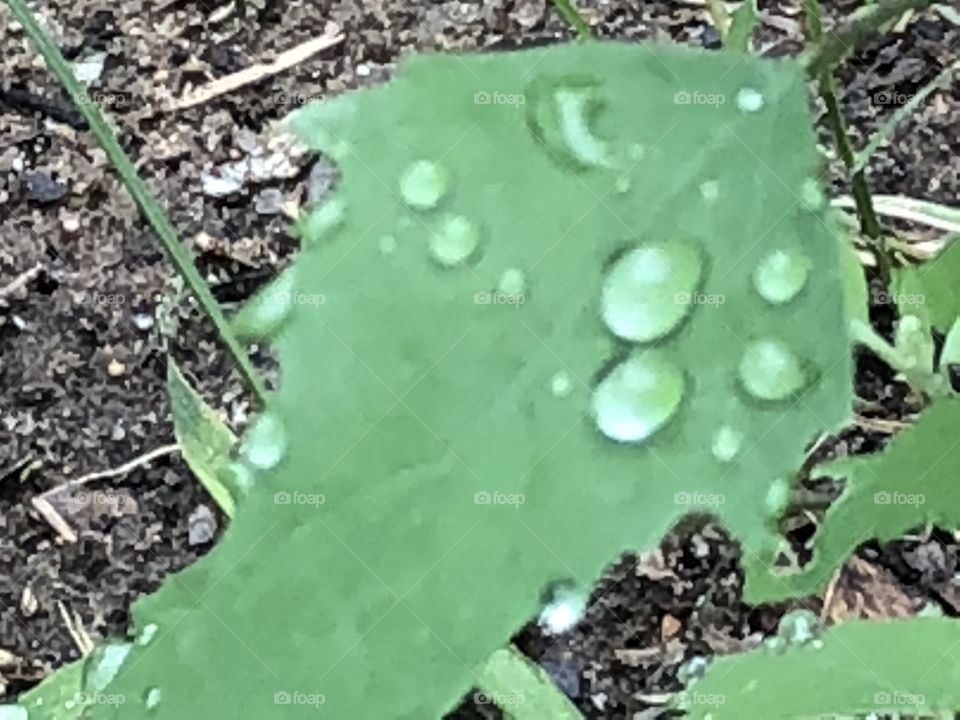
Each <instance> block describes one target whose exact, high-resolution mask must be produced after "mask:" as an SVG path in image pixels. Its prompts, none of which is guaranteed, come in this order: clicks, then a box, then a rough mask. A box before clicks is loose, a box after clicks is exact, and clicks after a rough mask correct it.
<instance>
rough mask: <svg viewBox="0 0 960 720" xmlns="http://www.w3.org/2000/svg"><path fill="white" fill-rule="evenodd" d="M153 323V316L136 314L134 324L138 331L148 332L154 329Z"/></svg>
mask: <svg viewBox="0 0 960 720" xmlns="http://www.w3.org/2000/svg"><path fill="white" fill-rule="evenodd" d="M153 323H154V320H153V315H149V314H148V313H136V314H135V315H134V316H133V324H134V327H136V328H137V330H141V331H143V332H146V331H147V330H149V329H150V328H152V327H153Z"/></svg>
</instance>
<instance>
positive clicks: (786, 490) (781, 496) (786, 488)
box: [765, 478, 790, 517]
mask: <svg viewBox="0 0 960 720" xmlns="http://www.w3.org/2000/svg"><path fill="white" fill-rule="evenodd" d="M789 501H790V483H788V482H787V481H786V480H784V479H783V478H777V479H776V480H774V481H773V482H772V483H771V484H770V487H769V488H768V489H767V497H766V498H765V502H766V505H767V510H768V511H769V512H770V514H771V515H774V516H776V517H779V516H780V514H781V513H782V512H783V510H784V509H785V508H786V507H787V503H788V502H789Z"/></svg>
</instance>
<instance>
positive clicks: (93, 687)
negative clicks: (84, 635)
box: [84, 643, 133, 692]
mask: <svg viewBox="0 0 960 720" xmlns="http://www.w3.org/2000/svg"><path fill="white" fill-rule="evenodd" d="M132 647H133V645H132V643H111V644H109V645H98V646H97V647H96V648H95V649H94V651H93V652H92V653H91V654H90V655H89V656H88V657H87V660H86V663H87V664H86V667H85V670H84V687H85V688H86V689H87V690H89V691H91V692H100V691H101V690H103V689H104V688H105V687H107V685H109V684H110V683H111V682H113V679H114V678H115V677H116V676H117V673H118V672H120V666H121V665H123V662H124V660H126V659H127V655H129V654H130V649H131V648H132Z"/></svg>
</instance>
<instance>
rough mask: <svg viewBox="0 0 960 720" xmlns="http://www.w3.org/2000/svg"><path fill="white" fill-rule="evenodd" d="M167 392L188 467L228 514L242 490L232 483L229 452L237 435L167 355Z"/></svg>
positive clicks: (234, 506)
mask: <svg viewBox="0 0 960 720" xmlns="http://www.w3.org/2000/svg"><path fill="white" fill-rule="evenodd" d="M167 393H168V394H169V396H170V412H171V414H172V415H173V432H174V435H175V436H176V438H177V444H178V445H179V446H180V452H181V453H182V454H183V459H184V461H185V462H186V463H187V465H188V466H189V468H190V470H191V471H192V472H193V474H194V475H196V476H197V479H198V480H199V481H200V482H201V484H202V485H203V486H204V487H205V488H206V489H207V492H209V493H210V496H211V497H212V498H213V499H214V502H216V503H217V505H218V506H219V507H220V509H221V510H223V512H224V514H225V515H227V517H233V515H234V512H235V511H236V498H238V497H240V496H241V495H242V489H241V488H240V487H238V486H237V485H236V484H231V479H232V478H233V475H232V472H231V470H230V467H229V460H230V452H231V450H232V449H233V446H234V444H236V441H237V440H236V438H235V437H234V435H233V433H232V432H231V431H230V428H229V427H227V425H226V423H224V422H223V420H221V419H220V416H219V415H217V413H216V412H214V411H213V409H211V408H210V406H209V405H207V404H206V403H205V402H204V401H203V398H202V397H200V395H199V394H198V393H197V391H196V390H194V389H193V387H191V385H190V383H189V382H188V381H187V379H186V378H185V377H184V376H183V373H181V372H180V368H179V367H177V364H176V363H175V362H174V361H173V358H171V357H168V358H167Z"/></svg>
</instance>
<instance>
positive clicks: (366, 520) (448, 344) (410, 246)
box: [93, 43, 852, 720]
mask: <svg viewBox="0 0 960 720" xmlns="http://www.w3.org/2000/svg"><path fill="white" fill-rule="evenodd" d="M718 77H722V78H723V80H722V81H720V82H721V84H720V85H718V80H717V78H718ZM682 93H689V94H690V95H689V96H690V97H691V98H692V97H694V94H695V93H696V94H697V95H696V97H698V98H700V97H703V96H706V95H709V94H711V93H714V94H716V93H722V94H723V95H724V96H725V97H726V98H727V99H728V100H729V101H728V102H723V103H720V102H717V103H716V104H709V105H708V104H701V103H698V102H690V103H689V104H683V103H682V99H683V98H685V97H687V96H684V95H683V94H682ZM677 98H680V101H679V102H678V101H677ZM293 124H294V127H295V128H297V129H298V130H299V131H300V133H301V134H302V135H303V136H304V137H305V138H306V139H307V140H308V141H311V142H312V143H314V144H315V145H317V146H320V147H323V148H326V149H327V150H328V152H330V153H331V155H332V156H333V157H334V158H335V159H337V160H338V161H339V162H340V166H341V170H342V173H343V182H342V183H341V185H340V187H339V188H338V191H337V194H338V199H339V200H340V201H341V202H342V203H343V207H344V208H345V213H346V214H345V218H344V221H343V223H342V224H339V225H338V226H337V227H335V228H332V229H331V230H330V233H329V235H328V236H327V237H325V238H320V237H318V238H315V239H314V240H313V241H311V242H309V243H307V244H306V247H305V250H304V254H303V255H302V257H300V258H299V260H298V261H297V263H296V265H295V271H296V272H295V276H294V292H293V294H292V295H291V297H292V299H293V302H291V303H289V307H288V310H287V311H286V312H284V313H280V314H279V317H277V316H270V314H268V317H266V318H265V319H264V323H263V325H261V326H257V323H253V326H254V327H253V328H252V329H253V330H255V331H258V332H270V333H272V337H273V341H274V346H275V348H276V350H277V353H278V356H279V358H280V362H281V369H282V383H281V387H280V390H279V392H278V393H277V395H276V397H275V398H274V399H273V401H272V402H271V404H270V406H269V407H268V413H267V414H266V415H265V416H264V417H262V418H261V419H260V421H259V422H258V423H257V426H256V427H257V429H256V431H255V432H254V433H253V434H252V435H251V436H250V437H248V438H247V440H246V441H245V442H244V448H245V452H246V459H247V460H248V462H250V464H251V465H253V466H254V467H257V468H258V472H257V476H256V481H255V482H254V484H253V486H252V489H251V491H250V494H249V495H247V497H246V498H245V501H244V503H243V504H242V505H241V506H240V508H239V512H238V514H237V516H236V518H235V519H234V520H233V522H232V523H231V525H230V528H229V530H228V532H227V533H226V535H225V537H224V538H223V540H222V541H221V542H220V543H219V544H218V545H217V547H216V548H214V550H213V551H212V552H211V553H210V554H209V555H207V556H206V557H204V558H203V559H201V560H200V561H198V562H197V563H196V564H195V565H193V566H192V567H190V568H188V569H187V570H185V571H184V572H182V573H180V574H179V575H177V576H176V578H173V579H170V580H168V581H167V582H166V583H165V584H164V586H163V587H162V588H161V590H160V591H159V592H158V593H156V594H155V595H153V596H150V597H147V598H143V599H141V600H140V601H139V602H138V603H137V604H136V606H135V607H134V616H135V618H136V619H137V624H138V625H144V624H146V623H155V624H157V625H158V626H159V627H160V628H161V632H158V633H157V639H155V640H154V641H153V643H152V644H151V645H150V646H148V647H145V648H140V647H136V648H134V649H133V650H132V652H131V658H130V661H129V663H128V664H129V667H128V668H127V669H126V670H125V672H123V673H121V675H120V676H118V678H117V680H116V682H115V683H114V685H115V687H114V688H113V690H114V691H115V692H122V693H124V694H125V695H127V696H129V697H134V698H142V697H145V693H146V691H147V690H148V689H149V688H153V687H156V688H160V690H161V691H162V700H161V702H160V704H159V707H158V709H156V710H155V713H158V714H159V717H160V718H165V717H170V718H180V717H205V718H232V717H257V718H265V719H267V720H269V719H271V718H296V717H316V707H317V706H318V705H320V704H321V702H320V699H321V698H323V703H322V709H323V712H324V715H325V716H326V717H333V718H351V719H352V718H357V717H417V718H429V717H437V716H439V715H442V713H443V712H444V711H445V710H446V709H447V708H449V707H450V706H451V705H452V704H453V703H455V702H456V701H457V699H458V698H459V697H460V696H461V695H462V693H464V692H465V691H466V690H467V689H468V688H469V687H471V686H473V685H475V684H476V683H477V681H478V678H477V676H476V675H475V674H474V669H475V668H479V667H481V665H482V664H483V663H484V662H485V661H486V660H487V659H488V658H489V657H490V655H491V654H493V653H494V651H496V650H498V649H499V648H500V647H502V645H503V644H504V643H505V642H506V641H507V640H508V638H509V637H510V636H511V635H512V634H513V633H514V632H515V631H516V630H517V629H518V628H519V627H520V626H521V625H522V624H524V623H525V622H526V621H528V620H529V619H530V618H532V617H534V616H535V615H537V614H538V612H539V611H540V609H541V607H542V606H543V604H544V603H545V602H548V599H549V597H551V596H550V589H551V588H552V587H555V585H556V583H557V582H558V581H563V580H569V581H570V582H571V583H573V584H574V585H575V586H577V587H579V588H581V589H586V588H588V587H589V586H590V584H591V583H593V582H594V581H595V580H596V579H597V578H598V577H599V575H600V574H601V572H602V570H603V568H604V567H605V565H606V564H608V563H610V562H612V561H613V560H615V559H616V557H617V556H618V555H619V554H620V553H622V552H623V551H625V550H628V549H636V548H645V547H649V546H650V545H651V544H652V543H654V542H656V541H657V540H658V539H659V538H660V537H662V535H663V533H664V532H665V531H666V530H667V529H668V528H669V527H670V526H671V525H672V524H673V523H674V522H676V521H677V519H678V518H680V517H681V516H682V515H684V514H685V513H688V512H693V511H706V512H712V513H714V514H715V515H717V516H718V517H719V518H720V519H722V520H723V521H724V522H725V523H726V525H727V526H728V527H729V528H730V530H731V531H732V532H733V533H734V534H735V535H736V536H738V537H739V538H740V539H741V541H742V543H743V545H744V547H745V549H746V551H748V552H752V553H761V552H764V551H765V550H766V549H767V548H768V547H769V546H770V545H772V544H773V543H775V542H776V537H777V535H776V533H775V529H774V527H773V524H774V520H775V518H776V516H777V515H778V513H779V510H780V507H781V504H782V500H783V497H784V494H785V484H784V482H782V480H781V479H782V478H786V477H789V476H790V475H792V473H793V472H794V471H795V469H796V468H797V467H798V466H799V464H800V462H801V460H802V458H803V456H804V446H805V445H806V444H807V443H808V442H809V441H810V440H812V439H813V438H814V437H816V436H817V435H818V434H819V433H821V432H823V431H829V430H831V429H835V428H837V427H838V426H839V425H841V424H842V423H843V421H844V420H845V419H846V418H847V417H848V414H849V406H850V401H851V397H852V394H851V387H850V382H851V381H850V378H851V365H850V347H849V341H848V337H847V332H846V327H847V318H846V316H845V313H844V310H843V304H844V303H843V294H842V283H841V274H840V270H839V266H838V259H837V253H838V251H837V237H836V234H835V232H834V231H833V229H832V226H831V224H830V219H829V217H828V215H827V214H826V208H825V207H824V206H822V205H821V206H816V207H811V206H810V205H809V204H806V203H798V198H806V197H814V196H818V193H817V192H816V191H817V190H818V188H817V187H816V182H815V180H813V178H814V177H815V176H816V173H817V166H818V156H817V153H816V150H815V143H814V138H813V134H812V131H811V121H810V116H809V113H808V110H807V106H806V87H805V82H804V79H803V76H802V73H800V72H799V71H798V69H797V68H796V67H795V66H794V65H792V64H789V63H782V62H777V63H771V62H764V61H762V60H758V59H754V58H744V57H743V56H742V55H739V54H733V53H727V52H720V53H710V54H704V53H699V52H691V51H687V50H684V49H680V48H673V47H660V46H657V45H651V46H644V47H638V46H636V45H634V44H618V43H580V44H578V45H571V46H558V47H550V48H542V49H535V50H530V51H526V52H522V53H510V54H508V53H497V54H494V55H489V56H478V55H468V56H462V57H461V56H431V57H418V58H413V59H411V60H409V61H407V62H405V63H404V64H403V66H402V67H401V69H400V71H399V73H398V76H397V78H396V79H395V80H394V81H393V82H391V83H390V84H389V85H386V86H382V87H379V88H376V89H374V90H370V91H365V92H363V93H360V94H350V95H345V96H342V97H340V98H338V99H336V100H334V101H332V102H330V103H326V104H324V105H322V106H319V107H310V108H307V109H305V111H304V112H302V113H300V114H298V115H297V116H296V117H295V118H294V120H293ZM388 130H389V131H388ZM784 147H790V152H789V153H785V152H783V148H784ZM424 163H425V164H424ZM406 202H410V203H411V205H415V206H416V208H417V209H414V208H413V207H409V206H407V205H406ZM798 258H802V259H801V260H798ZM664 262H665V263H668V264H669V265H670V267H671V269H672V270H674V271H675V274H672V275H671V274H662V273H652V274H651V273H645V272H644V270H645V269H650V268H655V267H657V266H662V263H664ZM633 271H637V272H633ZM625 282H626V283H627V285H626V287H625V286H624V283H625ZM634 283H636V285H635V284H634ZM320 298H322V299H323V301H322V302H320V301H319V300H320ZM764 298H768V299H764ZM311 299H316V302H312V301H311ZM612 329H615V330H616V332H617V333H620V335H621V336H624V337H636V338H641V339H643V340H644V342H641V343H634V342H628V341H626V340H622V339H618V336H616V335H614V332H613V331H612ZM651 375H652V376H654V377H655V378H659V379H661V380H662V381H663V382H661V383H648V382H647V380H648V379H649V378H650V377H651ZM751 393H752V394H751ZM601 428H602V431H601ZM613 437H617V438H621V439H622V440H623V441H622V442H618V441H615V440H613V439H611V438H613ZM639 438H643V439H642V440H641V439H639ZM197 598H202V603H198V600H197ZM173 626H175V629H174V630H172V631H171V632H162V630H164V629H166V628H171V627H173ZM212 667H215V668H216V669H217V671H216V672H210V668H212ZM288 701H289V702H288ZM105 715H106V713H105V712H104V711H102V710H101V709H100V708H94V710H93V717H94V718H101V717H104V716H105ZM124 717H125V718H131V720H138V719H139V718H146V717H153V715H150V714H149V713H148V712H147V710H146V708H145V707H144V706H142V705H141V704H137V703H132V704H128V705H127V706H126V707H125V708H124Z"/></svg>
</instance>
